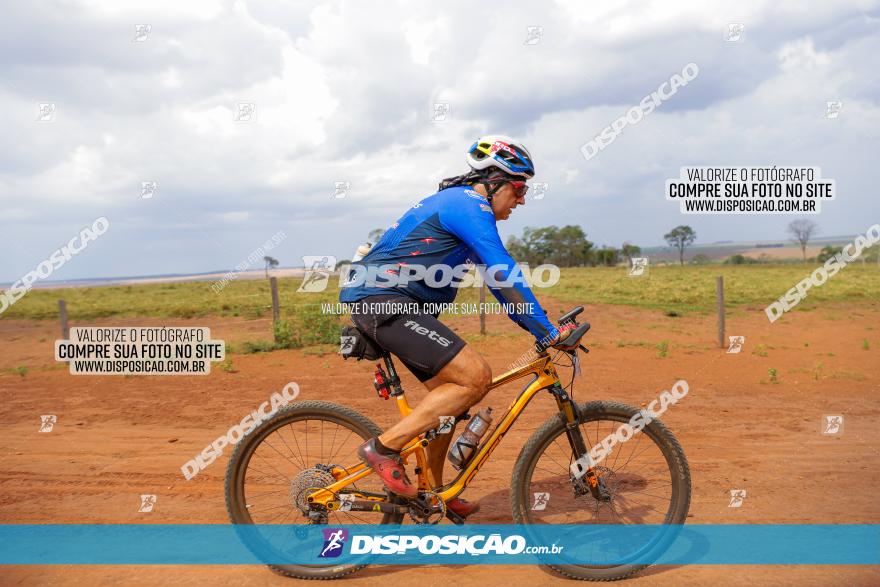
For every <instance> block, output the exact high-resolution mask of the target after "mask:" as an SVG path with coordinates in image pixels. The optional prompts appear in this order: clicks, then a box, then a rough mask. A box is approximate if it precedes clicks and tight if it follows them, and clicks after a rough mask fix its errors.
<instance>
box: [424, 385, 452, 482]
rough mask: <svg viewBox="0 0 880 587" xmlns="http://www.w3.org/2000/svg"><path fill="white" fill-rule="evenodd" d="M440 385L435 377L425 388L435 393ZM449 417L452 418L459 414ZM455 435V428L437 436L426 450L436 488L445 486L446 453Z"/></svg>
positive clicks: (429, 468) (432, 480)
mask: <svg viewBox="0 0 880 587" xmlns="http://www.w3.org/2000/svg"><path fill="white" fill-rule="evenodd" d="M440 385H443V382H442V381H440V380H439V378H438V377H433V378H432V379H429V380H427V381H425V387H427V388H428V391H434V389H436V388H437V387H438V386H440ZM447 415H450V416H452V415H457V414H447ZM438 423H439V421H438ZM454 434H455V428H453V429H452V430H450V431H449V432H448V433H447V434H441V435H439V436H437V437H436V438H435V439H434V440H432V441H431V444H429V445H428V447H427V448H426V449H425V452H426V453H427V457H428V470H429V471H430V472H431V479H430V481H431V483H432V485H433V486H434V487H439V486H440V485H443V465H445V464H446V453H447V452H449V445H450V443H451V442H452V438H453V436H454Z"/></svg>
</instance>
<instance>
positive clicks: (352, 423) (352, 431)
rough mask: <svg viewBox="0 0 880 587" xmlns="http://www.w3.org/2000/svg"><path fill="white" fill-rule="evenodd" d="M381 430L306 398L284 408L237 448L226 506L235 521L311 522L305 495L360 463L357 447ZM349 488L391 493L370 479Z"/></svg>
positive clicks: (302, 575)
mask: <svg viewBox="0 0 880 587" xmlns="http://www.w3.org/2000/svg"><path fill="white" fill-rule="evenodd" d="M381 433H382V430H381V429H380V428H379V427H378V426H377V425H376V424H375V423H374V422H373V421H372V420H370V419H369V418H367V417H365V416H363V415H362V414H360V413H358V412H356V411H354V410H352V409H350V408H347V407H345V406H341V405H338V404H334V403H330V402H323V401H303V402H297V403H295V404H291V405H289V406H287V407H285V408H283V409H281V410H279V411H278V413H276V414H275V415H274V416H273V417H272V418H270V419H269V420H266V421H265V422H263V423H262V424H260V425H259V426H258V427H256V428H255V429H254V430H253V431H251V432H250V434H248V435H247V436H245V437H244V438H243V439H242V440H241V442H239V443H238V445H236V447H235V451H234V452H233V453H232V456H231V457H230V459H229V465H228V467H227V469H226V486H225V491H226V509H227V511H228V513H229V519H230V520H231V521H232V523H233V524H311V523H315V522H314V520H313V519H311V518H309V515H308V512H309V510H310V506H309V504H308V503H307V502H306V499H305V498H306V496H307V495H308V494H309V493H311V492H312V491H314V490H315V488H318V487H323V486H325V485H329V484H331V483H333V482H334V481H335V479H334V478H333V476H332V475H331V474H330V473H329V472H328V471H329V469H330V467H331V466H333V465H335V466H342V467H345V466H351V465H353V464H356V463H358V462H360V458H359V457H358V456H357V453H356V451H357V447H358V446H359V445H360V444H361V443H363V442H364V440H367V439H369V438H372V437H374V436H378V435H379V434H381ZM345 490H357V491H364V492H370V493H374V494H376V493H378V494H386V495H387V493H386V491H385V489H384V487H383V485H382V482H381V481H380V480H379V478H378V477H377V476H376V475H370V476H368V477H366V478H365V479H363V480H361V481H359V482H358V483H357V484H356V485H355V484H353V485H350V486H348V487H346V488H345ZM402 521H403V515H402V514H376V513H372V512H356V513H355V512H351V511H333V512H327V513H326V515H323V517H322V519H321V520H320V521H319V522H318V523H322V524H328V523H329V524H334V525H342V524H379V523H381V524H400V523H401V522H402ZM364 566H365V565H338V564H336V565H332V564H331V565H271V564H270V565H269V567H270V568H272V569H273V570H275V571H278V572H279V573H281V574H284V575H287V576H289V577H296V578H299V579H336V578H339V577H342V576H345V575H348V574H351V573H353V572H355V571H357V570H360V569H361V568H363V567H364Z"/></svg>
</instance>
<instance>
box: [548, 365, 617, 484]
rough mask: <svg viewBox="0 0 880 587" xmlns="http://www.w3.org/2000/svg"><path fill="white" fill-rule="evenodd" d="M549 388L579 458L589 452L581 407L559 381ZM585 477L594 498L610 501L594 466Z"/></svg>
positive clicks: (575, 453)
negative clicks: (581, 422)
mask: <svg viewBox="0 0 880 587" xmlns="http://www.w3.org/2000/svg"><path fill="white" fill-rule="evenodd" d="M547 390H548V391H549V392H550V393H551V394H553V398H554V399H555V400H556V406H557V407H558V408H559V411H560V412H562V415H563V417H564V418H565V435H566V436H567V437H568V444H569V445H570V446H571V450H572V454H574V455H575V459H578V458H580V457H582V456H583V455H585V454H587V452H588V450H589V447H588V446H587V443H586V442H584V435H583V434H581V427H580V421H581V414H580V409H579V408H578V406H577V404H576V403H575V402H574V400H573V399H571V397H570V396H569V395H568V393H567V392H566V391H565V389H564V388H563V387H562V386H561V385H560V384H559V382H558V381H557V382H556V383H554V384H553V385H551V386H550V387H549V388H548V389H547ZM583 478H584V479H586V481H587V487H589V489H590V493H591V494H592V496H593V497H594V498H596V499H597V500H598V501H610V499H611V494H610V493H609V492H608V488H607V487H606V486H605V479H603V478H602V476H601V475H598V474H597V473H596V470H595V469H594V468H593V467H589V468H588V469H587V472H586V473H585V474H584V477H583ZM575 490H576V491H577V490H578V488H577V486H575Z"/></svg>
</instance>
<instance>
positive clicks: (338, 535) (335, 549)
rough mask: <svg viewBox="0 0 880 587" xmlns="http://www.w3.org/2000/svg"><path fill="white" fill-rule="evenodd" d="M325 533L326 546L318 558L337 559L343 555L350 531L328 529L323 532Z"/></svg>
mask: <svg viewBox="0 0 880 587" xmlns="http://www.w3.org/2000/svg"><path fill="white" fill-rule="evenodd" d="M321 532H323V533H324V546H323V547H322V548H321V554H319V555H318V558H336V557H337V556H339V555H340V554H342V550H343V547H344V546H345V541H346V540H348V530H346V529H344V528H336V529H334V528H327V529H324V530H321Z"/></svg>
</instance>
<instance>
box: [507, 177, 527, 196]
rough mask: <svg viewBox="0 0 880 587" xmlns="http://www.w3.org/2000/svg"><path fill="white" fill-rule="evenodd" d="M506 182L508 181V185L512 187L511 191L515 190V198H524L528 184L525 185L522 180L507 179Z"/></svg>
mask: <svg viewBox="0 0 880 587" xmlns="http://www.w3.org/2000/svg"><path fill="white" fill-rule="evenodd" d="M507 183H509V184H510V187H512V188H513V191H515V192H516V197H517V198H524V197H525V195H526V193H528V191H529V186H527V185H526V182H524V181H509V182H507Z"/></svg>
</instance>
